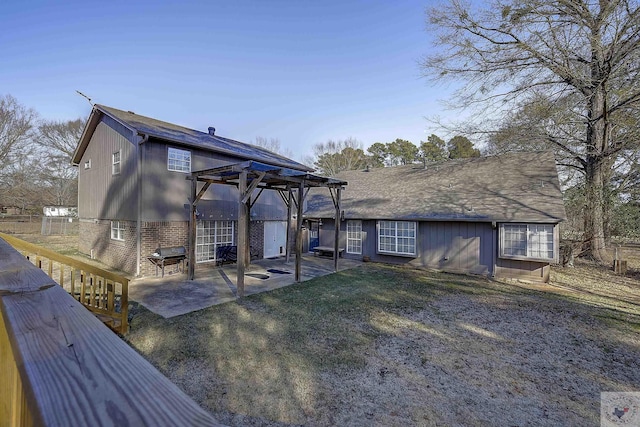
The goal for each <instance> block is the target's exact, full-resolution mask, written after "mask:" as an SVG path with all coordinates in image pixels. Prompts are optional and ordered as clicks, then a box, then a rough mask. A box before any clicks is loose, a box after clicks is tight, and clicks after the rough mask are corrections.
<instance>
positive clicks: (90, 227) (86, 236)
mask: <svg viewBox="0 0 640 427" xmlns="http://www.w3.org/2000/svg"><path fill="white" fill-rule="evenodd" d="M120 223H121V224H124V241H120V240H113V239H111V221H109V220H89V221H87V220H83V221H80V224H79V238H78V250H79V251H80V252H82V253H85V254H87V255H89V256H91V255H93V258H95V259H97V260H99V261H100V262H102V263H104V264H106V265H108V266H110V267H113V268H117V269H119V270H122V271H124V272H127V273H129V274H132V275H135V273H136V223H135V221H120Z"/></svg>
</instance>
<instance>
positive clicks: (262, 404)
mask: <svg viewBox="0 0 640 427" xmlns="http://www.w3.org/2000/svg"><path fill="white" fill-rule="evenodd" d="M632 266H633V264H632ZM637 267H640V265H638V266H636V268H637ZM637 277H638V276H637V275H634V274H633V272H632V274H629V275H627V276H626V277H621V276H615V275H613V273H612V272H609V271H607V270H605V269H602V268H598V267H595V266H592V265H589V264H578V265H577V267H576V268H574V269H564V270H563V269H555V270H554V271H553V273H552V285H553V286H542V285H527V284H522V283H501V282H496V281H491V280H489V279H485V278H479V277H470V276H461V275H454V274H444V273H432V272H426V271H419V270H411V269H406V268H399V267H392V266H385V265H375V264H364V265H363V266H362V267H358V268H356V269H352V270H347V271H344V272H341V273H338V274H333V275H330V276H325V277H322V278H318V279H314V280H312V281H309V282H305V283H303V284H300V285H293V286H290V287H286V288H282V289H278V290H275V291H272V292H269V293H264V294H258V295H253V296H250V297H247V298H245V299H243V300H241V301H239V302H232V303H227V304H223V305H219V306H214V307H211V308H208V309H205V310H201V311H198V312H194V313H190V314H187V315H184V316H179V317H176V318H172V319H163V318H161V317H160V316H157V315H155V314H153V313H151V312H149V311H146V310H144V309H143V308H137V309H136V310H134V312H135V313H136V315H135V316H134V318H133V320H132V323H131V332H130V334H129V335H128V336H127V341H128V342H129V343H130V345H131V346H133V347H134V348H136V349H137V350H138V351H139V352H140V353H141V354H142V355H143V356H144V357H145V358H147V359H148V360H149V361H151V363H153V364H154V365H155V366H157V367H158V368H159V369H160V370H161V371H162V372H163V373H164V374H165V375H167V376H168V377H169V378H170V379H171V380H172V381H173V382H175V383H176V384H177V385H178V386H180V387H181V388H182V389H183V390H185V391H186V392H187V393H188V394H189V395H191V396H192V397H193V398H194V399H195V400H196V401H197V402H199V403H200V404H201V405H202V406H203V407H204V408H206V409H208V410H209V411H211V412H212V413H213V414H214V415H215V416H216V417H218V419H220V420H221V421H222V422H225V423H227V424H230V425H267V426H273V425H291V424H293V425H299V424H304V425H362V426H365V425H366V426H369V425H385V426H386V425H390V426H395V425H397V426H406V425H505V426H516V425H517V426H524V425H549V426H558V425H571V426H575V425H585V426H586V425H598V424H599V418H600V392H601V391H638V390H640V281H638V279H637Z"/></svg>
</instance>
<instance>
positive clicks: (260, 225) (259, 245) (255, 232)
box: [236, 221, 264, 259]
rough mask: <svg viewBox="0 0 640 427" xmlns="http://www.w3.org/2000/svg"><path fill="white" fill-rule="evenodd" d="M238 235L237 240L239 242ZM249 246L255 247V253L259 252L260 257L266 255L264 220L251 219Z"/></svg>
mask: <svg viewBox="0 0 640 427" xmlns="http://www.w3.org/2000/svg"><path fill="white" fill-rule="evenodd" d="M237 241H238V240H237V235H236V242H237ZM249 246H251V248H253V253H257V254H258V259H262V258H263V257H264V221H251V229H250V230H249Z"/></svg>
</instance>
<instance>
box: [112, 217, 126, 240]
mask: <svg viewBox="0 0 640 427" xmlns="http://www.w3.org/2000/svg"><path fill="white" fill-rule="evenodd" d="M111 239H113V240H121V241H124V221H111Z"/></svg>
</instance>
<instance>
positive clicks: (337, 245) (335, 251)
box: [333, 187, 341, 272]
mask: <svg viewBox="0 0 640 427" xmlns="http://www.w3.org/2000/svg"><path fill="white" fill-rule="evenodd" d="M340 191H341V190H340V187H338V188H336V198H335V205H336V222H335V230H334V233H335V234H334V236H335V237H334V242H333V269H334V271H336V272H337V271H338V258H339V253H338V249H339V248H340V221H341V218H340V217H341V215H340Z"/></svg>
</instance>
